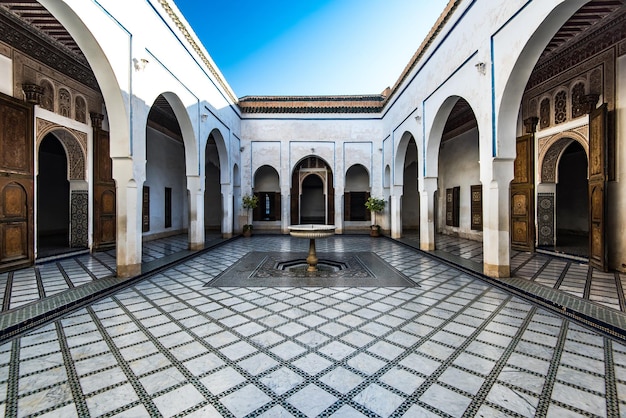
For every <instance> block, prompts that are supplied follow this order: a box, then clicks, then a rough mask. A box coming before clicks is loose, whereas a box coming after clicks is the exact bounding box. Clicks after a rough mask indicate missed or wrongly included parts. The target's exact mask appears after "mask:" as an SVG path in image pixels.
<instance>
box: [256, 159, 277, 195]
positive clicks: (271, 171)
mask: <svg viewBox="0 0 626 418" xmlns="http://www.w3.org/2000/svg"><path fill="white" fill-rule="evenodd" d="M252 188H253V189H254V191H255V192H258V191H263V192H280V175H279V174H278V171H276V169H275V168H274V167H272V166H270V165H262V166H261V167H259V168H257V169H256V171H255V172H254V177H253V183H252Z"/></svg>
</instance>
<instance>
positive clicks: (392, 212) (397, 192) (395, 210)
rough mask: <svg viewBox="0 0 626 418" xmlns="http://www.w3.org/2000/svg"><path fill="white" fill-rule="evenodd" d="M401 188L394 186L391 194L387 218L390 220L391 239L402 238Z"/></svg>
mask: <svg viewBox="0 0 626 418" xmlns="http://www.w3.org/2000/svg"><path fill="white" fill-rule="evenodd" d="M401 199H402V186H394V187H393V189H392V192H391V204H390V207H389V217H390V218H391V238H401V237H402V200H401Z"/></svg>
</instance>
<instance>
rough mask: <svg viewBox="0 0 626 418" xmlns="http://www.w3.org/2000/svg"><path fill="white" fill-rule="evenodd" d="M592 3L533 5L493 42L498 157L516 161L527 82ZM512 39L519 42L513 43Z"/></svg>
mask: <svg viewBox="0 0 626 418" xmlns="http://www.w3.org/2000/svg"><path fill="white" fill-rule="evenodd" d="M588 1H589V0H567V1H563V0H545V1H534V2H529V3H528V4H527V6H526V7H525V8H524V9H523V10H522V11H521V13H519V14H518V15H517V16H516V17H515V19H512V20H511V21H510V22H508V23H507V25H506V26H504V27H503V28H502V30H500V32H499V33H498V34H497V35H496V36H495V37H494V38H493V39H492V54H493V55H494V56H496V57H498V56H506V57H507V58H508V59H506V60H505V59H499V60H497V62H496V64H495V66H494V68H492V72H493V74H492V83H493V86H492V88H493V89H494V90H495V93H494V103H493V106H494V109H493V110H494V112H495V115H494V116H495V121H493V123H494V126H493V129H494V133H495V136H496V140H497V149H496V150H494V151H495V153H494V154H495V155H493V156H494V157H501V158H515V154H516V145H515V139H516V137H517V121H518V116H519V110H520V105H521V103H522V95H523V93H524V89H525V88H526V83H527V81H528V79H529V78H530V75H531V73H532V71H533V69H534V68H535V64H536V63H537V61H538V59H539V57H540V56H541V54H542V53H543V51H544V50H545V47H546V45H548V43H549V42H550V40H551V39H552V37H553V36H554V35H555V34H556V33H557V31H558V30H559V29H560V28H561V27H562V26H563V24H564V23H565V22H566V21H567V20H568V19H569V18H570V17H571V16H572V15H573V14H574V13H575V12H576V11H577V10H578V9H579V8H580V7H582V6H583V5H584V4H585V3H587V2H588ZM512 37H514V38H515V39H517V40H519V41H523V40H525V39H526V40H527V41H526V42H511V39H512Z"/></svg>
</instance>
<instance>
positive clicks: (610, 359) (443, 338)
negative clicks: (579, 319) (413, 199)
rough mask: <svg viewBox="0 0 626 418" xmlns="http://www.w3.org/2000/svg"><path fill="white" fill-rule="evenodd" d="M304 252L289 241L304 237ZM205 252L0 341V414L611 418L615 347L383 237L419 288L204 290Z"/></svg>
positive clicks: (238, 253)
mask: <svg viewBox="0 0 626 418" xmlns="http://www.w3.org/2000/svg"><path fill="white" fill-rule="evenodd" d="M303 241H304V240H303ZM306 244H307V243H304V242H299V241H297V240H292V239H289V238H285V237H261V236H255V237H253V238H251V239H246V240H243V239H241V240H235V241H232V242H229V243H227V244H225V245H223V246H220V247H218V248H216V249H214V250H211V251H208V252H205V253H203V254H201V255H200V256H197V257H194V258H192V259H189V260H187V261H185V262H184V263H181V264H179V265H176V266H174V267H172V268H170V269H167V270H164V271H162V272H160V273H158V274H156V275H154V276H152V277H150V278H147V279H145V280H143V281H141V282H139V283H136V284H134V285H133V286H131V287H129V288H127V289H124V290H121V291H119V292H117V293H116V294H115V295H113V296H110V297H106V298H104V299H102V300H100V301H98V302H96V303H94V304H92V305H90V306H88V307H85V308H82V309H80V310H78V311H76V312H74V313H72V314H70V315H67V316H65V317H63V318H61V319H59V320H56V321H54V322H52V323H50V324H47V325H45V326H44V327H42V328H40V329H37V330H36V331H34V332H31V333H30V334H28V335H25V336H22V337H21V338H16V339H13V340H12V341H10V342H7V343H5V344H3V345H1V346H0V400H1V403H0V409H2V410H4V412H5V416H18V415H19V416H29V415H46V414H47V416H63V417H71V416H114V415H121V416H158V415H162V416H202V417H205V416H227V417H244V416H250V417H252V416H254V417H256V416H267V417H275V416H297V417H302V416H310V417H312V416H340V417H352V416H357V417H358V416H367V417H372V416H407V417H413V416H574V415H584V416H619V415H620V412H621V411H624V410H626V402H625V401H626V393H625V388H626V346H624V345H623V344H621V343H619V342H617V341H615V340H613V339H611V338H608V337H605V336H602V335H599V334H597V333H595V332H593V331H591V330H589V329H587V328H584V327H582V326H580V325H578V324H577V323H574V322H572V321H570V320H568V319H567V318H565V317H562V316H558V315H556V314H554V313H552V312H550V311H546V310H544V309H542V308H540V307H537V306H534V305H531V304H529V303H527V302H525V301H524V300H522V299H519V298H517V297H515V296H513V295H511V294H508V293H506V292H504V291H502V290H499V289H497V288H493V287H491V286H490V285H489V284H487V283H485V282H483V281H480V280H478V279H476V278H473V277H472V276H469V275H467V274H464V273H462V272H460V271H458V270H456V269H455V268H452V267H450V266H447V265H444V264H442V263H440V262H438V261H435V260H433V259H431V258H429V257H426V256H424V255H422V254H419V253H417V252H415V251H413V250H411V249H409V248H406V247H403V246H401V245H399V244H396V243H394V242H392V241H389V240H372V239H370V238H367V237H336V238H334V239H328V240H320V242H318V250H319V251H324V252H333V251H334V252H342V251H348V250H349V251H368V250H369V251H373V252H375V253H376V254H377V255H378V256H379V257H380V258H382V259H384V260H386V261H387V262H388V263H389V264H390V265H391V266H393V267H394V268H395V269H397V270H399V271H400V272H401V273H402V274H404V275H405V276H407V277H408V278H409V279H410V280H413V281H415V282H416V283H419V285H420V287H350V288H348V287H325V288H322V287H300V288H298V287H291V286H288V284H286V285H285V286H282V287H205V286H204V285H205V284H206V283H208V282H210V281H211V280H212V279H213V278H215V277H216V276H217V275H219V274H220V273H221V272H222V271H223V270H225V269H226V268H228V267H229V266H230V265H232V264H233V263H235V262H236V261H237V260H239V259H240V258H241V257H242V256H244V255H245V254H247V253H248V252H250V251H253V250H254V249H255V248H256V249H258V248H265V249H267V250H268V251H296V252H297V251H306V248H305V246H306Z"/></svg>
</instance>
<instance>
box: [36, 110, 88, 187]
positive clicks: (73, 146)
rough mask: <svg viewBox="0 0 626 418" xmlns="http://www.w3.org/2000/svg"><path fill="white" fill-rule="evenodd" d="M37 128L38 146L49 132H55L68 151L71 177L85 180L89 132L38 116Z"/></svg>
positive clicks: (71, 178)
mask: <svg viewBox="0 0 626 418" xmlns="http://www.w3.org/2000/svg"><path fill="white" fill-rule="evenodd" d="M36 129H37V133H36V137H37V146H38V147H39V144H40V143H41V141H42V140H43V138H44V137H45V136H46V135H47V134H49V133H54V136H55V137H56V138H57V139H58V140H59V141H60V142H61V144H63V148H65V152H66V153H67V163H68V174H69V179H70V180H85V179H86V172H85V161H86V155H87V134H86V133H85V132H80V131H77V130H75V129H70V128H66V127H64V126H61V125H58V124H56V123H53V122H50V121H47V120H45V119H41V118H37V126H36Z"/></svg>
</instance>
